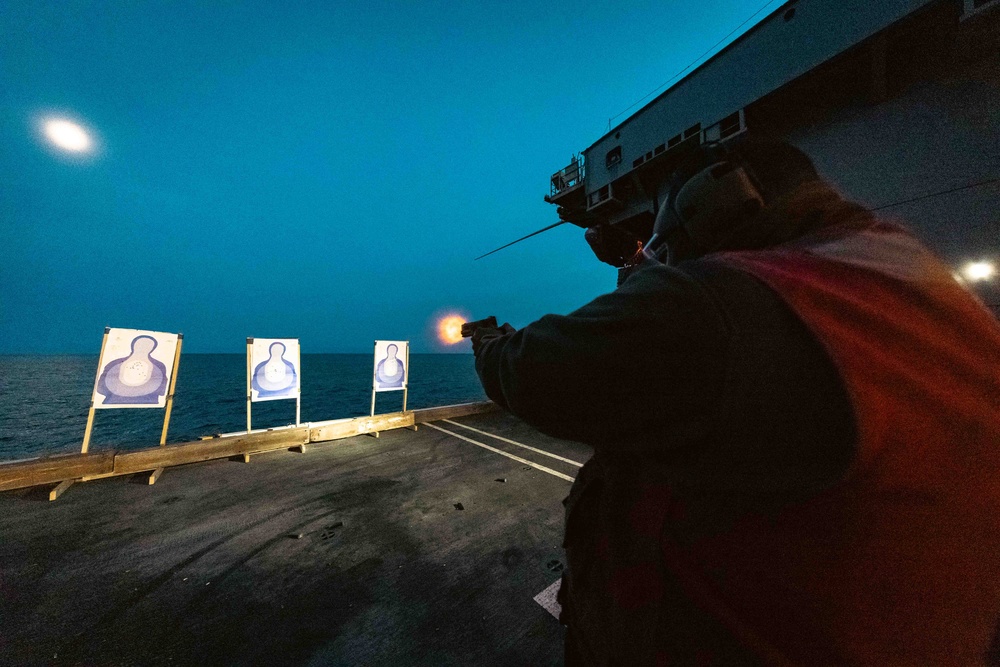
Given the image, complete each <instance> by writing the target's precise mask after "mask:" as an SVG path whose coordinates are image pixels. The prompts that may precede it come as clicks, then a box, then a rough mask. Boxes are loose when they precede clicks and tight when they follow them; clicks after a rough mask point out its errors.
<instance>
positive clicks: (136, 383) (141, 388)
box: [97, 334, 167, 405]
mask: <svg viewBox="0 0 1000 667" xmlns="http://www.w3.org/2000/svg"><path fill="white" fill-rule="evenodd" d="M156 345H157V342H156V339H155V338H153V337H152V336H147V335H145V334H143V335H139V336H136V337H135V338H133V339H132V352H131V353H130V354H129V355H128V356H127V357H122V358H121V359H115V360H114V361H112V362H111V363H110V364H108V365H107V366H105V367H104V372H103V373H101V377H99V378H98V379H97V393H98V394H101V395H102V396H104V405H126V404H127V405H146V404H149V405H156V404H158V403H159V402H160V397H161V396H165V395H166V394H167V367H166V366H164V365H163V364H162V363H161V362H159V361H157V360H156V359H154V358H153V357H151V356H150V354H152V352H153V350H155V349H156Z"/></svg>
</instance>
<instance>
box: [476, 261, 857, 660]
mask: <svg viewBox="0 0 1000 667" xmlns="http://www.w3.org/2000/svg"><path fill="white" fill-rule="evenodd" d="M476 368H477V370H478V372H479V376H480V378H481V380H482V383H483V387H484V388H485V390H486V393H487V395H488V396H489V397H490V398H491V399H492V400H494V401H496V402H497V403H498V404H500V405H501V406H502V407H504V408H505V409H507V410H509V411H510V412H512V413H513V414H515V415H517V416H518V417H520V418H522V419H524V420H525V421H526V422H528V423H529V424H531V425H532V426H534V427H535V428H537V429H539V430H540V431H542V432H543V433H546V434H549V435H552V436H555V437H560V438H566V439H570V440H575V441H578V442H582V443H585V444H587V445H590V446H591V447H593V448H594V456H593V458H592V459H591V460H590V461H588V462H587V464H586V465H585V466H584V468H583V469H582V470H581V471H580V474H579V476H578V478H577V481H576V483H575V484H574V485H573V488H572V490H571V492H570V495H569V497H568V498H567V500H566V501H565V503H564V504H565V505H566V508H567V519H566V538H565V546H566V549H567V557H568V561H569V568H568V573H567V576H566V577H565V578H564V587H566V588H567V589H568V590H567V594H568V595H567V598H566V605H565V616H564V618H565V620H566V621H567V622H568V624H569V625H570V627H571V628H572V629H573V630H574V631H575V630H577V629H580V630H581V633H580V634H581V635H582V636H583V638H582V640H581V641H582V642H583V643H584V646H583V647H582V651H583V652H584V653H585V654H589V660H590V661H592V662H593V663H594V664H623V665H624V664H646V663H647V662H648V663H650V664H655V660H656V655H657V653H659V652H661V651H662V647H661V646H653V645H651V644H650V643H649V638H648V636H644V634H646V635H648V634H649V633H655V634H656V635H657V636H659V637H660V638H661V639H664V638H666V637H668V635H669V634H670V633H674V637H673V639H668V640H667V641H666V642H665V643H666V644H667V645H670V648H671V654H672V655H671V659H673V660H680V661H681V662H682V663H683V661H685V660H686V659H690V660H692V661H693V660H696V659H704V658H705V657H706V656H708V655H714V656H716V659H719V660H724V661H725V662H730V663H731V662H733V661H734V660H739V661H747V662H750V661H752V657H751V654H750V653H746V652H744V650H743V649H742V648H741V647H740V646H738V644H736V643H735V642H733V641H732V640H731V639H728V638H727V637H726V634H727V633H725V632H724V631H723V630H721V629H720V628H718V627H717V626H716V624H715V622H714V621H713V619H712V618H711V616H710V615H707V614H705V612H704V611H700V610H698V609H696V608H694V607H692V604H691V603H690V601H689V600H688V599H687V597H686V596H685V595H684V594H683V593H682V592H681V591H680V590H679V589H677V588H676V586H673V585H672V584H671V582H669V579H670V576H669V575H666V574H664V573H663V572H661V571H659V570H658V569H657V571H656V572H653V571H650V568H653V566H652V565H650V564H649V563H650V562H651V561H652V560H655V558H656V557H655V555H654V554H655V552H656V549H657V541H658V538H659V532H658V531H659V528H660V525H661V523H662V522H663V521H664V520H665V518H666V517H665V515H664V513H673V514H675V515H680V514H683V516H675V517H674V518H675V519H679V520H680V521H681V522H682V523H683V531H684V532H685V534H686V536H687V537H686V539H694V538H695V537H696V536H697V535H698V534H701V533H705V532H710V531H712V530H714V529H715V528H716V527H717V526H719V525H721V524H724V523H726V522H728V521H731V520H733V518H734V517H737V516H740V515H743V514H745V513H747V512H756V511H771V510H773V508H776V507H778V506H780V505H782V504H783V503H785V502H788V500H789V499H790V498H795V497H803V496H808V495H811V494H813V493H815V492H816V491H817V490H819V489H822V488H825V487H827V486H828V485H830V484H832V483H833V482H834V481H835V480H837V479H839V478H840V477H841V476H842V475H843V474H844V472H845V470H846V469H847V467H848V465H849V462H850V460H851V457H852V455H853V452H854V447H855V437H854V423H853V419H852V412H851V406H850V403H849V401H848V398H847V396H846V395H845V391H844V387H843V384H842V383H841V381H840V379H839V377H838V375H837V372H836V369H835V368H834V366H833V364H832V363H831V360H830V358H829V356H828V355H827V353H826V352H825V351H824V350H823V349H822V347H821V346H820V345H819V344H818V343H817V341H816V339H815V338H814V337H813V336H812V335H811V334H810V332H809V331H808V330H807V329H806V328H805V326H804V325H803V324H802V322H801V321H800V320H799V319H798V318H797V317H796V315H795V314H794V313H793V312H792V311H791V310H790V309H789V307H788V306H786V305H785V303H784V302H783V301H782V300H781V299H780V298H779V297H778V295H777V294H775V293H774V292H773V291H772V290H771V289H769V288H768V287H766V286H765V285H763V284H762V283H761V282H759V281H758V280H756V279H755V278H753V277H752V276H750V275H748V274H747V273H745V272H742V271H739V270H736V269H733V268H730V267H728V266H726V265H725V264H722V263H719V262H714V261H712V260H711V258H706V259H702V260H696V261H691V262H686V263H683V264H681V265H679V266H677V267H676V268H671V267H667V266H661V265H651V266H647V267H643V268H641V269H640V270H639V271H637V272H636V273H635V274H633V275H632V276H630V277H629V279H628V280H627V281H626V282H625V283H624V284H623V285H622V286H621V287H620V288H619V289H617V290H616V291H614V292H612V293H610V294H606V295H604V296H601V297H599V298H597V299H595V300H594V301H592V302H591V303H589V304H587V305H585V306H583V307H582V308H580V309H578V310H576V311H574V312H572V313H570V314H569V315H565V316H556V315H547V316H545V317H543V318H542V319H540V320H538V321H537V322H534V323H532V324H530V325H528V326H527V327H525V328H523V329H521V330H520V331H518V332H517V333H514V334H511V335H508V336H504V337H501V338H497V339H494V340H490V341H486V342H485V343H484V344H483V346H482V348H481V349H480V350H479V354H478V355H477V359H476ZM637 508H638V509H637ZM637 512H638V513H640V514H644V516H643V517H642V518H641V521H643V522H645V523H646V524H647V526H645V527H644V528H642V529H641V530H640V532H643V531H644V532H645V535H643V536H637V534H636V531H635V525H634V524H635V522H636V520H637V519H636V513H637ZM675 525H676V523H675ZM643 540H645V541H646V542H647V543H645V544H643V543H642V542H643ZM644 568H645V569H644ZM654 569H656V568H654ZM664 579H666V580H667V581H664ZM609 582H616V583H612V584H611V586H612V588H613V590H611V591H609V590H608V586H609ZM650 586H660V587H661V588H665V589H667V590H665V591H663V592H664V595H665V597H666V598H668V599H667V601H665V602H664V603H663V604H662V605H659V606H660V607H662V608H665V609H666V610H667V612H666V615H667V616H671V617H672V619H671V618H661V617H659V616H662V615H663V613H662V612H657V615H658V617H657V618H651V616H652V614H650V612H649V609H648V605H647V604H645V603H644V602H645V601H644V600H643V599H642V597H643V595H644V594H646V593H648V592H649V587H650ZM650 625H652V626H655V628H654V627H650ZM574 626H576V627H574ZM699 656H701V657H699Z"/></svg>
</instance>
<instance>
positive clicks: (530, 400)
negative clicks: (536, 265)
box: [476, 266, 728, 447]
mask: <svg viewBox="0 0 1000 667" xmlns="http://www.w3.org/2000/svg"><path fill="white" fill-rule="evenodd" d="M497 333H499V332H497ZM727 335H728V334H727V330H726V327H725V323H724V320H723V318H722V316H721V315H720V314H719V313H718V312H717V310H716V307H715V305H714V303H713V302H712V301H711V299H710V298H709V296H708V295H707V293H706V292H705V291H704V289H703V288H702V287H701V286H700V285H699V284H698V283H697V282H696V281H694V280H693V279H692V278H690V277H689V276H687V275H686V274H685V273H683V272H681V271H678V270H676V269H670V268H667V267H664V266H655V267H650V268H647V269H643V270H640V271H639V272H637V273H636V274H635V275H634V276H633V277H631V278H630V279H629V280H628V281H627V282H626V283H625V285H623V286H622V287H621V288H619V289H618V290H616V291H615V292H612V293H610V294H606V295H604V296H601V297H598V298H597V299H595V300H594V301H592V302H590V303H589V304H587V305H585V306H583V307H582V308H580V309H578V310H576V311H574V312H572V313H570V314H569V315H564V316H559V315H546V316H545V317H543V318H541V319H540V320H538V321H536V322H533V323H532V324H529V325H528V326H526V327H525V328H523V329H521V330H519V331H516V332H513V333H510V332H508V333H505V334H502V335H496V336H493V337H489V336H487V337H485V338H483V339H482V340H480V341H479V344H478V345H477V346H476V370H477V371H478V373H479V377H480V379H481V381H482V383H483V387H484V389H485V390H486V394H487V395H488V396H489V397H490V398H491V399H492V400H494V401H496V402H497V403H498V404H499V405H501V406H502V407H504V408H505V409H507V410H509V411H510V412H512V413H513V414H515V415H517V416H518V417H520V418H522V419H524V420H525V421H526V422H528V423H529V424H531V425H533V426H535V427H536V428H538V429H539V430H541V431H543V432H544V433H548V434H549V435H552V436H555V437H560V438H567V439H572V440H577V441H579V442H584V443H587V444H591V445H593V446H595V447H599V446H601V445H604V444H613V443H616V442H620V443H633V444H634V443H635V442H636V436H637V435H638V434H648V433H651V432H656V431H661V432H662V428H661V427H662V426H664V425H669V428H671V429H672V428H679V429H683V428H684V427H685V425H686V424H689V423H691V422H698V421H700V420H704V419H707V413H708V411H710V410H711V409H712V406H713V405H715V403H716V401H717V398H718V396H719V394H720V393H721V390H722V389H721V387H722V382H723V376H724V373H723V370H724V368H725V363H726V360H725V355H726V345H727Z"/></svg>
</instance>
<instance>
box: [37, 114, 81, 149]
mask: <svg viewBox="0 0 1000 667" xmlns="http://www.w3.org/2000/svg"><path fill="white" fill-rule="evenodd" d="M42 127H43V129H44V131H45V137H46V138H47V139H48V140H49V141H51V142H52V143H53V144H55V146H56V147H57V148H61V149H63V150H65V151H71V152H73V153H83V152H86V151H89V150H90V149H91V147H92V146H93V144H94V142H93V141H92V140H91V138H90V135H89V134H87V131H86V130H84V129H83V128H82V127H80V126H79V125H77V124H76V123H74V122H73V121H69V120H66V119H64V118H49V119H46V120H45V121H44V122H43V125H42Z"/></svg>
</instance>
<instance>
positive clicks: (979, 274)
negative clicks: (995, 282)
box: [962, 262, 997, 283]
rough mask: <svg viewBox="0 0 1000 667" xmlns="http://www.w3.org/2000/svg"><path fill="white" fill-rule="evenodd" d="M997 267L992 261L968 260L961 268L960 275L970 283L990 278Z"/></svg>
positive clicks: (994, 273)
mask: <svg viewBox="0 0 1000 667" xmlns="http://www.w3.org/2000/svg"><path fill="white" fill-rule="evenodd" d="M996 272H997V268H996V265H994V264H993V262H969V263H968V264H966V265H965V267H963V268H962V277H964V278H965V279H966V280H968V281H969V282H972V283H978V282H982V281H984V280H990V279H991V278H993V276H995V275H996Z"/></svg>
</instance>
